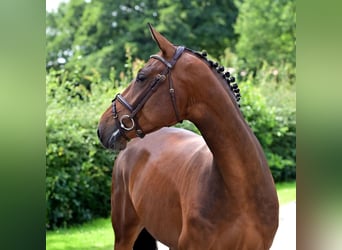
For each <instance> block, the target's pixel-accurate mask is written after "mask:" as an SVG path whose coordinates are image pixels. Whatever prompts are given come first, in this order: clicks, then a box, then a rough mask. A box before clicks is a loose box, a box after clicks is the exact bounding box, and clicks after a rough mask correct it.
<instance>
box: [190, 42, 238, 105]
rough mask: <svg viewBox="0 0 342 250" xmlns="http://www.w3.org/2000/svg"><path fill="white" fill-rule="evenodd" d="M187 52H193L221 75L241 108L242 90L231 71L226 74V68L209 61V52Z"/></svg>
mask: <svg viewBox="0 0 342 250" xmlns="http://www.w3.org/2000/svg"><path fill="white" fill-rule="evenodd" d="M186 50H188V51H190V52H192V53H193V54H195V55H196V56H197V57H199V58H201V59H203V60H205V61H206V62H207V63H208V65H209V66H210V67H211V68H212V69H213V70H216V71H217V73H219V74H220V75H221V76H222V78H223V79H224V80H225V81H226V83H227V85H228V86H229V88H230V90H231V91H232V93H233V94H234V97H235V100H236V102H237V104H238V106H239V107H240V104H239V101H240V99H241V94H240V89H239V86H238V84H237V83H236V82H235V77H234V76H231V75H230V73H229V71H226V72H224V70H225V69H224V66H221V65H219V63H218V62H214V61H212V60H209V59H208V58H207V52H205V51H203V52H202V53H201V52H198V51H195V50H192V49H188V48H186Z"/></svg>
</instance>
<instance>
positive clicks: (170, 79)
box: [98, 24, 234, 150]
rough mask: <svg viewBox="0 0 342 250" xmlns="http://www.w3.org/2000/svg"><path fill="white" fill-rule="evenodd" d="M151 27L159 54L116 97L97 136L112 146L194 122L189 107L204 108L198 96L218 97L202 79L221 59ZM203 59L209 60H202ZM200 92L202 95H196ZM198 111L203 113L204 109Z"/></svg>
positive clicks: (225, 76) (102, 118)
mask: <svg viewBox="0 0 342 250" xmlns="http://www.w3.org/2000/svg"><path fill="white" fill-rule="evenodd" d="M149 29H150V32H151V35H152V38H153V39H154V41H155V42H156V43H157V45H158V47H159V49H160V52H159V53H158V54H156V55H152V56H150V59H149V60H148V61H147V63H146V64H145V65H144V67H143V68H141V69H140V70H139V71H138V73H137V75H136V77H135V79H133V80H132V81H131V83H130V84H129V85H128V87H127V88H126V89H125V90H124V91H123V92H122V94H117V95H116V96H115V97H114V99H113V100H112V104H111V105H110V107H108V109H107V110H106V111H105V112H104V114H103V115H102V117H101V119H100V122H99V126H98V136H99V139H100V141H101V143H102V144H103V145H104V146H105V147H106V148H108V149H112V150H122V149H124V148H125V147H126V143H127V141H129V140H130V139H132V138H134V137H141V138H142V137H144V136H145V134H148V133H151V132H153V131H155V130H158V129H160V128H162V127H166V126H172V125H174V124H176V123H178V122H180V121H182V120H184V119H188V120H191V117H189V114H190V112H189V106H191V105H193V104H195V103H197V104H198V105H199V106H200V105H201V102H199V101H198V100H203V98H204V96H208V98H213V99H215V96H212V97H210V93H209V95H208V91H207V90H206V89H205V88H202V87H200V85H199V83H201V82H211V81H212V79H209V78H210V77H211V78H213V77H215V76H214V75H213V74H210V73H208V71H210V70H211V68H215V67H218V65H217V63H216V64H215V63H213V62H212V61H209V60H207V59H206V57H205V56H206V54H200V53H198V52H195V51H192V50H190V49H187V48H185V47H183V46H175V45H173V44H172V43H171V42H169V41H168V40H167V39H166V38H165V37H164V36H162V35H161V34H160V33H159V32H157V31H156V30H155V29H154V28H153V27H152V26H151V25H150V24H149ZM203 58H204V59H205V60H201V59H203ZM208 66H209V67H208ZM222 68H223V67H221V66H220V67H218V68H217V72H218V73H219V74H221V75H222V76H223V78H224V79H226V81H227V82H228V83H229V82H233V81H234V80H233V79H232V78H229V79H228V77H230V76H229V73H228V72H226V74H224V73H223V70H224V69H222ZM194 90H196V91H194ZM209 92H210V91H209ZM232 93H233V92H232ZM196 95H199V96H201V97H199V98H196ZM196 110H197V111H199V112H200V108H199V109H196ZM195 113H196V112H192V115H195ZM197 113H198V112H197Z"/></svg>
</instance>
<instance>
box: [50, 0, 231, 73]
mask: <svg viewBox="0 0 342 250" xmlns="http://www.w3.org/2000/svg"><path fill="white" fill-rule="evenodd" d="M236 16H237V9H236V7H235V6H234V4H233V0H229V1H224V0H216V1H201V2H197V1H194V0H193V1H180V2H173V1H171V0H162V1H156V0H145V1H141V0H139V1H138V0H130V1H125V2H124V1H118V0H114V1H113V0H103V1H83V0H70V2H68V3H65V4H62V5H61V6H60V8H59V9H58V12H57V13H48V14H47V19H46V20H47V32H46V33H47V35H46V38H47V69H48V70H49V69H50V68H51V67H54V68H60V67H65V68H66V69H68V70H69V71H75V70H77V71H81V72H83V73H84V74H91V72H92V70H93V69H95V70H96V71H98V72H99V73H100V74H101V75H102V76H103V77H108V76H109V71H110V69H111V68H113V67H114V68H115V69H116V73H117V74H119V73H120V71H125V67H124V62H125V61H126V58H125V55H126V50H127V49H128V48H129V49H130V53H131V54H132V57H134V58H135V57H139V58H141V59H144V60H147V59H148V57H149V55H150V54H152V53H154V52H155V51H156V50H157V49H156V46H155V43H154V42H153V41H152V40H151V38H150V34H149V31H148V29H147V23H148V22H150V23H152V24H153V25H154V26H155V27H157V29H158V30H160V31H161V32H162V33H163V34H164V35H166V36H167V37H168V38H169V39H170V40H171V41H173V42H175V43H181V44H183V45H186V46H188V47H190V48H193V49H201V50H202V49H206V50H207V51H208V52H209V53H210V54H212V55H213V56H218V55H220V53H222V52H223V51H224V49H225V48H226V47H227V46H233V44H234V41H235V35H234V32H233V23H234V22H235V19H236Z"/></svg>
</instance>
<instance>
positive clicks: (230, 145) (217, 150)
mask: <svg viewBox="0 0 342 250" xmlns="http://www.w3.org/2000/svg"><path fill="white" fill-rule="evenodd" d="M198 82H202V83H203V84H202V86H201V87H197V88H196V92H197V94H195V95H194V96H193V97H192V98H190V100H191V105H190V106H188V107H189V109H188V114H189V120H190V121H192V122H193V123H194V124H195V125H196V126H197V127H198V129H199V130H200V131H201V134H202V136H203V138H204V139H205V141H206V143H207V145H208V147H209V149H210V150H211V152H212V154H213V157H214V165H215V167H217V168H218V169H219V171H220V173H221V175H222V177H223V180H224V183H225V186H226V188H227V189H228V192H229V193H231V194H233V195H236V198H237V200H241V196H242V195H247V196H248V194H249V195H250V193H251V192H252V193H253V192H260V188H262V187H263V186H265V185H264V184H265V182H269V180H272V179H271V178H269V177H270V176H269V173H266V172H267V171H269V170H268V166H267V162H266V160H265V157H264V154H263V151H262V148H261V146H260V144H259V142H258V140H257V139H256V137H255V136H254V134H253V132H252V131H251V129H250V128H249V126H248V125H247V123H246V122H245V120H244V118H243V116H242V114H241V112H240V110H239V108H238V106H237V105H236V102H235V99H234V96H233V95H232V94H231V93H229V91H230V90H229V89H228V87H226V86H225V85H224V84H226V83H225V82H221V79H220V78H219V77H218V76H216V73H214V72H211V74H210V75H209V77H207V78H204V76H202V77H201V80H200V81H197V83H198ZM195 86H196V85H195ZM197 86H198V84H197ZM266 169H267V171H266ZM265 173H266V174H265ZM267 174H268V175H267ZM269 184H271V183H269ZM266 186H268V187H269V185H266ZM229 189H230V190H229Z"/></svg>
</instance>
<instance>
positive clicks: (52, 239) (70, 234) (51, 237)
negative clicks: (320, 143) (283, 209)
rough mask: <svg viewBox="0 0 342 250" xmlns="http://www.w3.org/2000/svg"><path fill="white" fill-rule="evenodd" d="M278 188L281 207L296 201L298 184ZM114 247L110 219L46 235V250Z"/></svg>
mask: <svg viewBox="0 0 342 250" xmlns="http://www.w3.org/2000/svg"><path fill="white" fill-rule="evenodd" d="M276 187H277V192H278V197H279V201H280V204H281V205H284V204H286V203H289V202H291V201H295V200H296V182H286V183H279V184H277V185H276ZM113 245H114V235H113V230H112V226H111V222H110V219H109V218H108V219H96V220H93V221H91V222H89V223H86V224H84V225H82V226H76V227H72V228H70V229H60V230H56V231H48V232H47V233H46V250H91V249H95V250H113Z"/></svg>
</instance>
